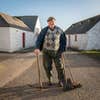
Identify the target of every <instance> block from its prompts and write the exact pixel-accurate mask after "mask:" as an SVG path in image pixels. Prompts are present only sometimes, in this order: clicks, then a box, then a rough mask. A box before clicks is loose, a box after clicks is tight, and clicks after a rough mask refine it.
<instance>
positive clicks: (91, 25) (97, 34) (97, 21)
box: [65, 15, 100, 50]
mask: <svg viewBox="0 0 100 100" xmlns="http://www.w3.org/2000/svg"><path fill="white" fill-rule="evenodd" d="M65 33H66V35H67V47H70V48H74V49H78V50H93V49H94V50H98V49H100V15H97V16H94V17H91V18H88V19H86V20H83V21H80V22H77V23H75V24H72V25H71V26H70V27H69V28H68V29H67V30H66V31H65Z"/></svg>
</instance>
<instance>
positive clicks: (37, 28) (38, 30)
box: [34, 17, 41, 45]
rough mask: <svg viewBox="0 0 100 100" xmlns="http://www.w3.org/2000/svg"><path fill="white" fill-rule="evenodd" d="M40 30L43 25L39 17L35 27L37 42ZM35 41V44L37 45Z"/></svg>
mask: <svg viewBox="0 0 100 100" xmlns="http://www.w3.org/2000/svg"><path fill="white" fill-rule="evenodd" d="M40 31H41V25H40V20H39V17H38V19H37V22H36V25H35V29H34V41H35V42H36V40H37V37H38V35H39V33H40ZM35 42H34V45H35Z"/></svg>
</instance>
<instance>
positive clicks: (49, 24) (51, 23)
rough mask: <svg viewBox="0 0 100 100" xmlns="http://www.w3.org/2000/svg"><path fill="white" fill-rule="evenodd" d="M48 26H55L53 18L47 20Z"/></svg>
mask: <svg viewBox="0 0 100 100" xmlns="http://www.w3.org/2000/svg"><path fill="white" fill-rule="evenodd" d="M48 26H49V27H50V28H51V29H53V28H54V26H55V20H54V19H52V20H50V21H48Z"/></svg>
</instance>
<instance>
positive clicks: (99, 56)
mask: <svg viewBox="0 0 100 100" xmlns="http://www.w3.org/2000/svg"><path fill="white" fill-rule="evenodd" d="M80 53H81V54H85V55H87V56H89V57H91V58H94V59H96V60H98V61H100V50H85V51H80Z"/></svg>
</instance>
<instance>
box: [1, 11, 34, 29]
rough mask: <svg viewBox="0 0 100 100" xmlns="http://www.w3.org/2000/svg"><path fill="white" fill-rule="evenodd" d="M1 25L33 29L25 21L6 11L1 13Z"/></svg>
mask: <svg viewBox="0 0 100 100" xmlns="http://www.w3.org/2000/svg"><path fill="white" fill-rule="evenodd" d="M0 27H14V28H19V29H23V30H26V31H32V30H31V29H30V28H29V27H28V26H27V25H26V24H25V23H24V22H23V21H21V20H19V19H18V18H16V17H12V16H10V15H7V14H4V13H0Z"/></svg>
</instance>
